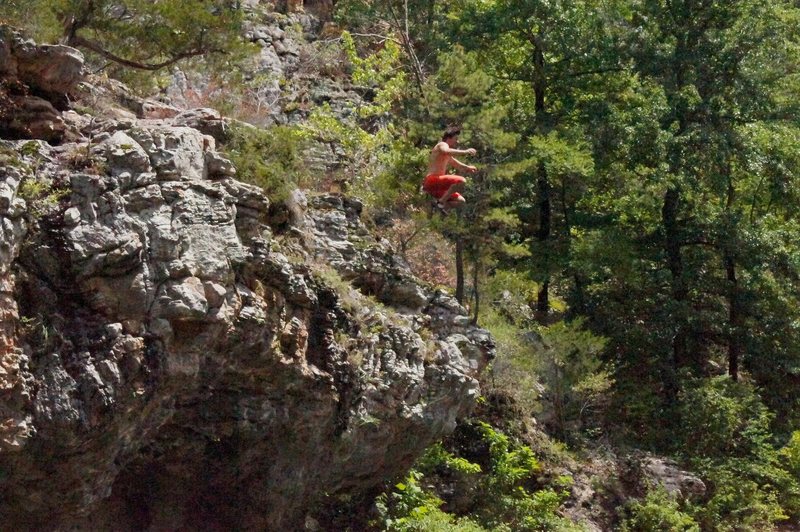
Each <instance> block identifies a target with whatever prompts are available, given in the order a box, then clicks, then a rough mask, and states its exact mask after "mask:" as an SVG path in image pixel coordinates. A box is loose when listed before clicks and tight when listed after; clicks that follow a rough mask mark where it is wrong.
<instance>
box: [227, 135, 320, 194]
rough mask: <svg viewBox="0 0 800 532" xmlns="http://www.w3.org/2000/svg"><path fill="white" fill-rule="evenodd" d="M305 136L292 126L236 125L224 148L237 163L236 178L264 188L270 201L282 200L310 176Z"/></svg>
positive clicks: (235, 163)
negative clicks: (306, 159) (260, 127)
mask: <svg viewBox="0 0 800 532" xmlns="http://www.w3.org/2000/svg"><path fill="white" fill-rule="evenodd" d="M307 142H308V139H307V137H306V136H305V135H304V134H303V132H302V131H301V130H300V129H298V128H294V127H291V126H273V127H271V128H269V129H259V128H255V127H249V126H244V125H241V126H236V127H233V128H232V129H231V137H230V140H229V141H228V142H227V143H226V144H225V146H223V151H224V152H225V154H226V155H227V156H228V157H229V158H230V159H231V161H232V162H233V163H234V165H236V171H237V175H238V178H239V179H240V180H242V181H244V182H245V183H250V184H252V185H257V186H259V187H261V188H263V189H264V191H265V192H266V193H267V195H269V196H270V198H271V199H272V200H273V201H281V200H283V199H285V198H286V196H287V195H288V193H289V192H290V191H291V190H292V189H293V188H295V187H297V186H299V185H303V184H305V183H306V181H307V180H308V179H309V171H308V169H307V165H306V161H305V159H304V150H305V149H306V147H307V145H308V144H307Z"/></svg>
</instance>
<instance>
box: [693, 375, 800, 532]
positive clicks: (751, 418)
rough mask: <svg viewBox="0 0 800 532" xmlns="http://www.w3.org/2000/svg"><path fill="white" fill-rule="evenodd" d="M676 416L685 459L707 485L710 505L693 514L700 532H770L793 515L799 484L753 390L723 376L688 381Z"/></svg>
mask: <svg viewBox="0 0 800 532" xmlns="http://www.w3.org/2000/svg"><path fill="white" fill-rule="evenodd" d="M680 413H681V420H682V423H683V429H684V430H683V431H682V432H681V434H682V437H683V450H684V454H685V457H686V460H687V461H688V462H689V463H690V464H691V465H692V466H693V467H694V468H695V469H696V470H698V471H699V472H700V473H701V474H702V475H703V476H704V477H705V478H706V480H707V484H708V486H709V492H710V496H709V499H708V501H707V502H705V503H704V504H703V505H701V506H698V507H697V508H696V509H695V517H696V519H697V520H698V521H699V522H700V524H701V525H702V526H703V527H704V528H709V529H712V528H713V529H714V530H737V531H739V530H753V531H755V530H769V529H771V528H772V527H773V525H774V523H776V522H778V521H782V520H785V519H787V518H788V517H789V515H788V514H787V511H788V512H790V513H792V514H794V515H795V516H796V515H797V511H798V503H797V501H798V500H799V499H798V495H800V485H798V481H797V477H796V476H794V475H792V474H791V473H790V471H788V470H787V468H786V466H784V464H783V463H782V462H781V454H780V453H779V452H778V450H777V449H776V448H775V446H774V444H773V443H772V434H771V432H770V422H771V421H772V418H773V415H772V413H771V412H770V411H769V410H768V409H767V407H766V406H764V404H763V403H762V402H761V400H760V399H759V397H758V395H757V393H756V390H755V389H754V388H753V387H752V386H751V385H749V384H747V383H742V382H734V381H733V380H731V379H730V378H728V377H727V376H722V377H715V378H712V379H698V380H696V381H692V382H689V383H688V384H687V386H686V387H685V391H684V393H683V394H682V404H681V408H680ZM790 443H791V442H790ZM789 449H790V450H788V451H786V453H788V454H791V452H792V451H791V447H790V448H789ZM785 456H786V455H784V457H785ZM788 466H789V468H791V460H789V464H788Z"/></svg>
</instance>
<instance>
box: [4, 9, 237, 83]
mask: <svg viewBox="0 0 800 532" xmlns="http://www.w3.org/2000/svg"><path fill="white" fill-rule="evenodd" d="M30 13H37V20H36V22H35V24H36V26H35V27H33V28H31V24H32V22H31V19H30ZM0 16H4V17H9V18H10V19H11V20H12V21H17V22H19V23H21V24H22V25H24V26H26V27H28V28H30V29H33V30H34V31H35V32H36V33H38V34H39V35H37V36H38V37H46V38H49V39H51V40H58V41H59V42H60V43H61V44H66V45H68V46H73V47H76V48H81V49H83V50H87V51H90V52H92V53H94V54H97V55H98V56H99V57H101V58H102V59H104V60H106V61H110V62H112V63H116V64H118V65H122V66H124V67H129V68H135V69H141V70H159V69H161V68H165V67H167V66H170V65H172V64H174V63H176V62H178V61H180V60H182V59H187V58H191V57H197V56H204V55H207V54H213V53H220V54H224V53H229V52H231V51H233V50H235V49H236V48H237V47H239V46H241V39H240V38H239V35H240V27H241V16H242V15H241V12H240V10H239V9H238V2H231V1H227V0H196V1H193V2H181V1H178V0H162V1H158V2H154V1H151V0H127V1H125V2H115V1H112V0H32V1H31V2H25V3H24V5H23V3H21V2H12V3H10V4H9V5H8V6H7V7H4V8H0Z"/></svg>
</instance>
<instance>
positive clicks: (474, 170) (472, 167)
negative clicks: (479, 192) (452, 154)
mask: <svg viewBox="0 0 800 532" xmlns="http://www.w3.org/2000/svg"><path fill="white" fill-rule="evenodd" d="M464 168H465V169H466V170H467V172H470V173H473V174H474V173H475V172H477V171H478V169H477V168H475V167H474V166H465V167H464Z"/></svg>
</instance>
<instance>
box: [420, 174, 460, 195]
mask: <svg viewBox="0 0 800 532" xmlns="http://www.w3.org/2000/svg"><path fill="white" fill-rule="evenodd" d="M466 181H467V180H466V179H465V178H463V177H461V176H460V175H452V174H428V175H427V176H425V181H423V182H422V190H424V191H425V192H427V193H428V194H430V195H431V196H433V197H434V198H436V199H441V198H442V196H444V193H445V192H447V189H448V188H450V185H454V184H456V183H465V182H466ZM460 197H461V194H459V193H458V192H453V193H452V194H451V195H450V198H449V199H451V200H453V199H458V198H460Z"/></svg>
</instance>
